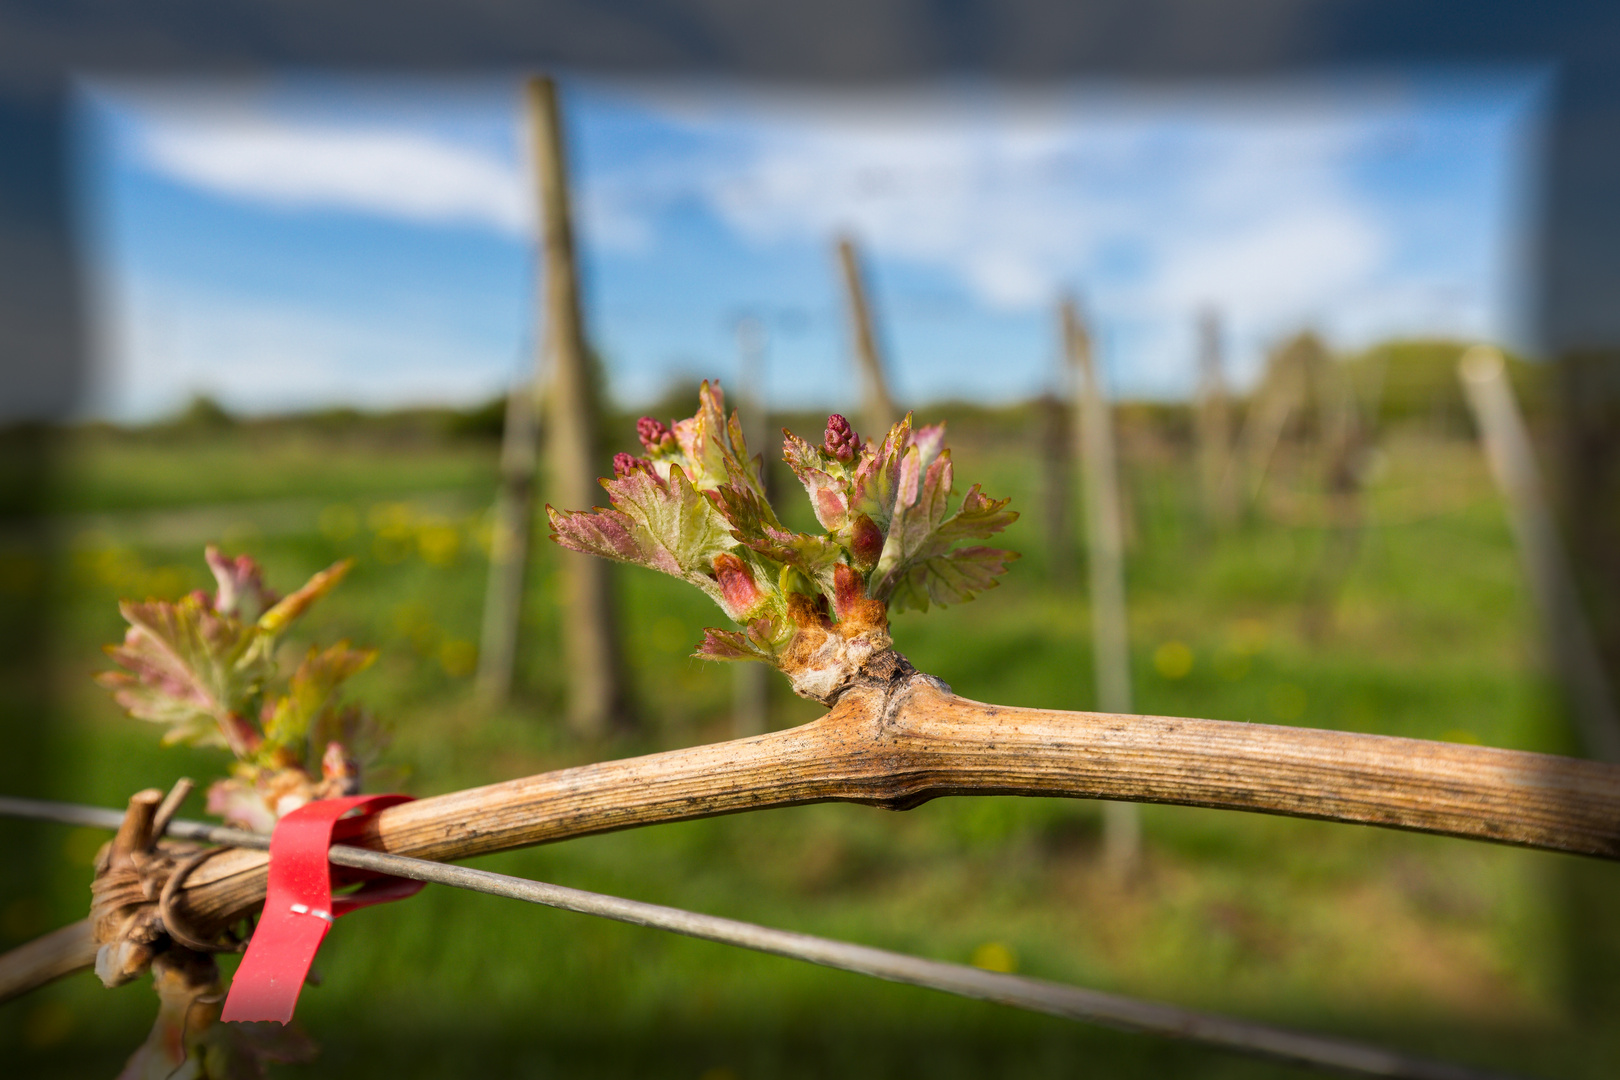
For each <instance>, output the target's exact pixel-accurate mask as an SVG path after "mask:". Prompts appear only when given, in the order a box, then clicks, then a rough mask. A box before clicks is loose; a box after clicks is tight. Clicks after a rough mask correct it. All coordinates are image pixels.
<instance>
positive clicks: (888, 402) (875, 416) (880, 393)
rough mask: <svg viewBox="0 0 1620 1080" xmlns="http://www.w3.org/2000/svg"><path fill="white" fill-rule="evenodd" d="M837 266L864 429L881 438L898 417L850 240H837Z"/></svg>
mask: <svg viewBox="0 0 1620 1080" xmlns="http://www.w3.org/2000/svg"><path fill="white" fill-rule="evenodd" d="M838 263H839V266H840V267H841V268H842V270H843V274H844V293H845V296H846V298H847V299H848V301H849V323H850V333H851V335H852V337H853V338H854V345H855V361H856V363H857V364H858V365H859V366H860V369H861V427H862V429H863V430H864V431H865V434H866V437H867V438H874V439H875V438H880V437H881V436H882V435H883V433H884V432H886V431H888V430H889V428H890V426H891V425H893V423H894V422H895V420H897V419H898V416H897V415H896V410H895V406H894V399H893V398H892V397H890V396H889V382H888V377H887V374H886V372H885V371H884V367H883V355H882V353H880V352H879V351H878V345H877V332H876V331H875V330H874V329H873V327H872V306H871V303H870V301H869V299H868V297H867V292H866V279H865V277H864V275H863V274H862V273H861V262H860V255H859V254H858V253H857V252H856V250H855V242H854V241H853V240H851V239H850V238H849V237H847V236H841V237H839V238H838Z"/></svg>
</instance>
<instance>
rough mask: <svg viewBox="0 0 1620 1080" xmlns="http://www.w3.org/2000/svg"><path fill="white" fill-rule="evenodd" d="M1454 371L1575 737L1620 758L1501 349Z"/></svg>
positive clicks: (1593, 649)
mask: <svg viewBox="0 0 1620 1080" xmlns="http://www.w3.org/2000/svg"><path fill="white" fill-rule="evenodd" d="M1458 373H1459V375H1460V376H1461V378H1462V384H1463V392H1464V394H1465V396H1466V397H1467V398H1468V406H1469V409H1470V410H1471V411H1472V412H1473V414H1474V421H1475V423H1476V424H1478V426H1479V434H1480V441H1481V442H1483V443H1484V445H1485V458H1486V461H1487V462H1489V464H1490V469H1491V475H1492V477H1494V478H1495V480H1496V486H1497V487H1498V488H1499V489H1500V490H1501V492H1502V496H1503V498H1504V499H1505V500H1506V502H1507V510H1508V521H1509V523H1510V525H1511V526H1512V529H1513V538H1514V540H1515V541H1516V543H1517V546H1518V549H1519V558H1520V559H1521V560H1522V561H1523V563H1524V573H1525V578H1526V580H1527V581H1528V582H1529V585H1530V594H1531V597H1532V599H1533V600H1534V602H1535V605H1536V609H1537V612H1538V614H1539V615H1540V617H1541V621H1542V625H1543V627H1544V631H1545V634H1546V638H1547V645H1548V648H1549V650H1550V651H1551V653H1552V657H1551V659H1552V663H1553V667H1554V670H1555V671H1557V673H1558V675H1559V677H1560V680H1561V681H1562V682H1563V684H1564V687H1565V690H1566V692H1567V693H1568V695H1569V703H1570V707H1571V710H1572V712H1573V713H1574V716H1575V721H1576V724H1577V726H1578V729H1579V731H1580V734H1581V738H1582V741H1583V742H1584V743H1585V744H1586V749H1587V751H1588V752H1589V753H1590V754H1592V756H1594V757H1597V758H1600V759H1602V760H1604V761H1620V715H1617V714H1616V712H1615V702H1614V696H1613V692H1612V689H1611V688H1610V686H1609V682H1608V679H1607V677H1606V676H1605V675H1604V672H1603V663H1602V661H1601V659H1600V658H1599V656H1598V651H1597V645H1596V643H1595V642H1594V641H1593V639H1592V631H1591V627H1590V626H1589V625H1588V624H1587V621H1586V616H1585V614H1584V613H1583V612H1582V610H1581V604H1580V597H1579V594H1578V593H1577V592H1576V589H1575V581H1574V578H1573V576H1572V574H1571V572H1570V568H1569V563H1568V562H1567V561H1566V559H1565V556H1564V552H1563V549H1562V548H1561V547H1560V545H1559V540H1558V530H1557V527H1556V526H1555V525H1554V523H1553V517H1552V513H1551V511H1550V510H1549V509H1548V507H1547V499H1546V495H1545V494H1544V492H1543V490H1542V486H1541V477H1540V475H1539V473H1538V471H1537V469H1536V459H1535V451H1534V449H1533V448H1532V447H1531V444H1530V435H1529V432H1528V430H1527V429H1526V427H1525V423H1524V416H1523V414H1522V413H1521V412H1520V411H1519V404H1518V401H1517V400H1516V399H1515V398H1514V396H1513V386H1512V384H1511V383H1509V382H1508V377H1507V371H1506V365H1504V364H1503V362H1502V354H1501V353H1500V352H1498V351H1497V350H1495V349H1492V348H1488V347H1485V346H1476V347H1475V348H1472V349H1469V350H1468V352H1466V353H1464V354H1463V357H1462V359H1461V360H1460V361H1459V362H1458Z"/></svg>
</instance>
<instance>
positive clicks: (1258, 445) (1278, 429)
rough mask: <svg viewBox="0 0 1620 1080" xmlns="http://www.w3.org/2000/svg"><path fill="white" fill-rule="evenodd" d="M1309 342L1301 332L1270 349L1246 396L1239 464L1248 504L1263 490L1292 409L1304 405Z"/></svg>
mask: <svg viewBox="0 0 1620 1080" xmlns="http://www.w3.org/2000/svg"><path fill="white" fill-rule="evenodd" d="M1310 341H1311V338H1310V335H1307V334H1301V335H1300V336H1298V337H1296V338H1294V339H1293V340H1291V341H1289V342H1287V343H1286V344H1284V345H1283V346H1282V347H1280V348H1279V349H1277V350H1275V351H1274V352H1272V354H1271V361H1270V363H1268V364H1267V365H1266V373H1265V375H1264V376H1263V378H1262V379H1261V382H1260V385H1259V386H1258V387H1256V388H1255V391H1254V393H1253V395H1251V396H1250V398H1249V410H1248V415H1247V416H1246V417H1244V421H1243V439H1242V442H1243V467H1244V471H1245V472H1246V473H1247V474H1248V490H1247V491H1246V492H1245V495H1246V497H1247V499H1248V501H1249V503H1250V505H1256V504H1258V503H1259V502H1260V497H1261V496H1262V495H1263V494H1264V493H1265V490H1266V479H1267V477H1268V476H1269V475H1270V473H1271V468H1272V465H1273V463H1274V461H1275V459H1276V456H1277V448H1278V447H1279V446H1280V445H1281V443H1282V437H1283V433H1284V432H1285V431H1287V429H1288V421H1289V419H1290V418H1291V417H1292V416H1293V415H1294V410H1296V409H1302V408H1304V406H1305V403H1306V393H1307V387H1306V384H1305V367H1306V363H1307V359H1306V353H1305V351H1306V350H1307V349H1309V348H1310V347H1311V344H1310Z"/></svg>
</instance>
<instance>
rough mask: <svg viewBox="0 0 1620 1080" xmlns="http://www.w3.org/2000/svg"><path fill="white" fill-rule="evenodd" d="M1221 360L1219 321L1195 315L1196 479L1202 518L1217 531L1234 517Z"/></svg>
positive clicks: (1234, 495) (1234, 491)
mask: <svg viewBox="0 0 1620 1080" xmlns="http://www.w3.org/2000/svg"><path fill="white" fill-rule="evenodd" d="M1221 359H1222V358H1221V319H1220V315H1219V314H1218V313H1217V312H1216V311H1215V310H1214V309H1213V308H1210V309H1207V310H1205V311H1203V312H1201V313H1200V314H1199V316H1198V416H1197V420H1198V424H1197V429H1198V479H1199V485H1200V488H1201V494H1202V496H1203V503H1204V516H1205V518H1206V519H1207V520H1208V522H1209V523H1210V525H1211V526H1213V527H1214V528H1215V529H1217V530H1219V529H1226V528H1228V527H1230V526H1231V524H1232V522H1233V520H1234V519H1235V518H1236V517H1237V501H1236V500H1237V485H1236V484H1235V483H1234V481H1235V479H1236V478H1235V477H1234V476H1233V475H1232V419H1231V413H1232V410H1231V405H1230V402H1229V401H1228V400H1227V394H1226V372H1225V370H1224V365H1223V364H1222V362H1221Z"/></svg>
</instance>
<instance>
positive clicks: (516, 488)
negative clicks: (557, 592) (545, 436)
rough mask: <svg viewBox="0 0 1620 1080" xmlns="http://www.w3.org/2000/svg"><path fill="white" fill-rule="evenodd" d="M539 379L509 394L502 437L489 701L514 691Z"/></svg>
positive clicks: (482, 644) (485, 646) (484, 671)
mask: <svg viewBox="0 0 1620 1080" xmlns="http://www.w3.org/2000/svg"><path fill="white" fill-rule="evenodd" d="M535 366H536V369H537V378H536V381H535V382H534V383H532V384H530V383H527V382H525V383H522V384H520V385H518V386H514V387H513V388H512V389H511V391H510V393H509V394H508V395H507V398H506V426H505V430H504V432H503V433H502V436H501V486H500V488H499V490H498V491H497V492H496V494H495V528H494V533H493V535H492V536H491V537H490V550H489V584H488V586H487V589H486V592H485V594H484V623H483V629H482V632H481V633H480V634H479V647H478V678H477V684H476V685H477V693H478V697H479V699H480V700H481V701H484V702H486V703H487V704H490V705H501V704H504V703H505V702H506V701H507V700H508V699H509V698H510V697H511V695H512V672H513V668H514V666H515V664H516V661H517V647H518V629H519V626H520V625H521V623H522V618H523V586H524V578H525V575H526V571H527V569H528V563H529V533H530V530H531V529H532V528H533V526H534V475H535V471H536V469H537V467H538V462H537V460H536V458H537V457H538V453H539V442H540V440H539V424H538V422H537V413H538V412H539V402H537V401H536V400H535V396H536V387H537V386H538V385H539V382H538V368H539V367H540V360H539V358H538V357H537V358H536V364H535Z"/></svg>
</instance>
